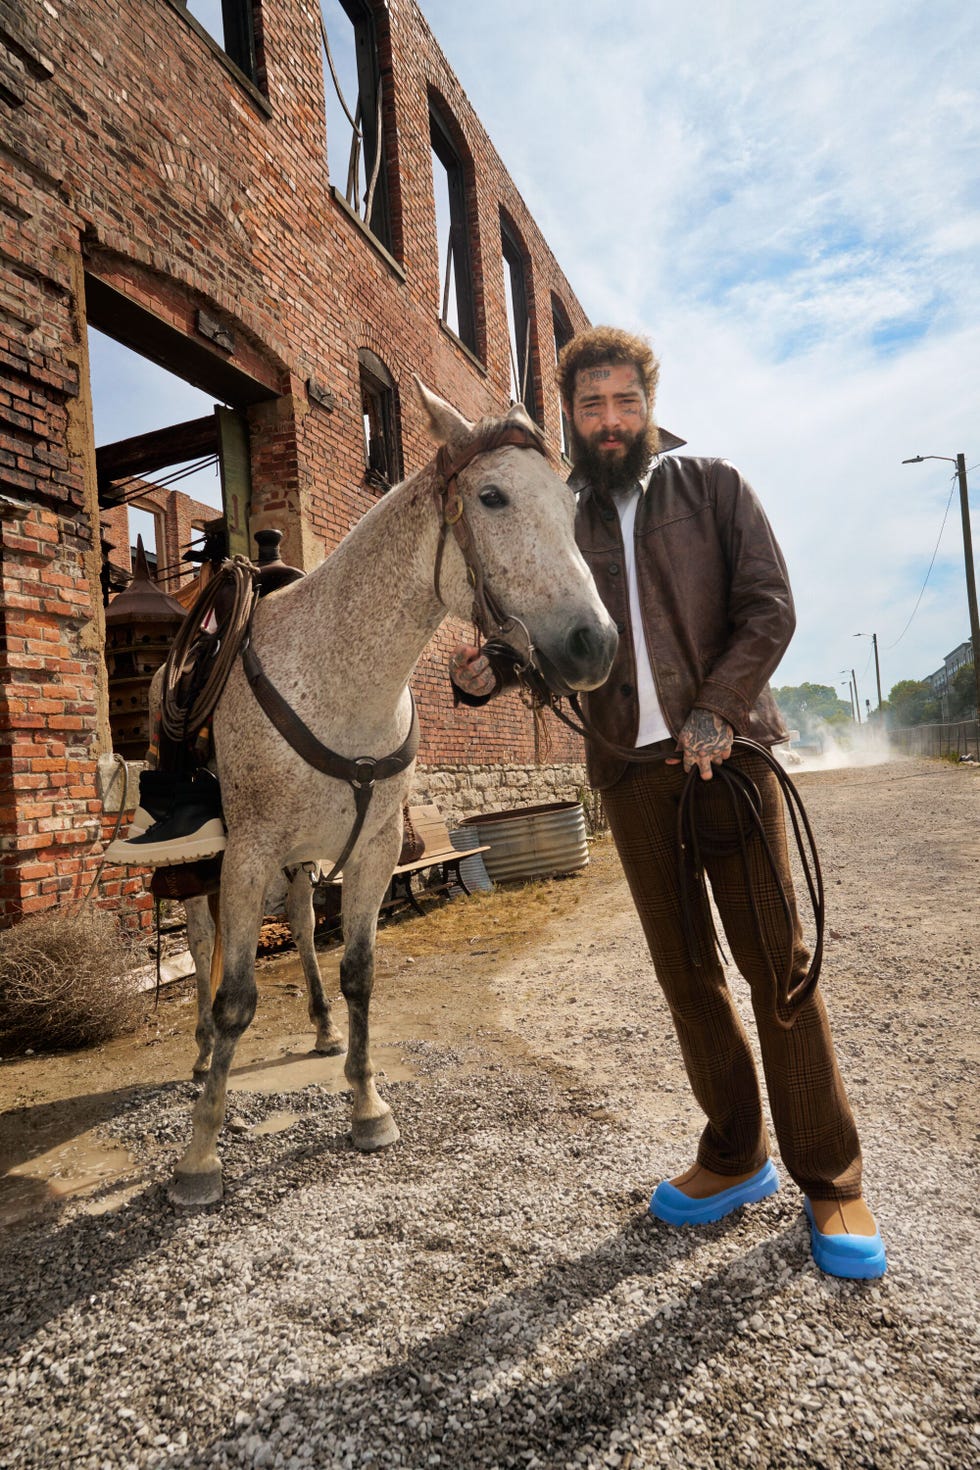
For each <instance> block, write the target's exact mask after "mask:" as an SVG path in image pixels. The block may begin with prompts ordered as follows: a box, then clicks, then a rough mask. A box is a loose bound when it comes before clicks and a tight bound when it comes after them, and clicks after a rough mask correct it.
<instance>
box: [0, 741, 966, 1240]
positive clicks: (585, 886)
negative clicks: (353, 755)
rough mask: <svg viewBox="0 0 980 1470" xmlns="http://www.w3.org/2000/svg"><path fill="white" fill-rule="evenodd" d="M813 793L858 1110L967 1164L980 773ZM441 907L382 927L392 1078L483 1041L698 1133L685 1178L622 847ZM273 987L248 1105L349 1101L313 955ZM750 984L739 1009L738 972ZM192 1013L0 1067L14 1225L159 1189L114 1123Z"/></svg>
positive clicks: (849, 775)
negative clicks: (911, 1123) (309, 992)
mask: <svg viewBox="0 0 980 1470" xmlns="http://www.w3.org/2000/svg"><path fill="white" fill-rule="evenodd" d="M796 779H797V782H798V785H799V788H800V791H801V793H802V795H803V798H804V800H805V802H806V804H807V806H808V809H809V811H810V814H811V820H812V821H813V824H814V827H815V830H816V834H817V841H818V846H819V849H820V853H821V859H822V863H823V870H824V881H825V884H826V888H827V902H828V921H827V956H826V959H825V966H824V980H823V981H822V985H823V989H824V993H825V996H826V997H827V1000H828V1005H829V1006H830V1010H831V1016H832V1020H833V1021H834V1026H835V1032H836V1033H837V1034H838V1047H839V1050H840V1053H841V1059H842V1065H843V1066H844V1071H845V1077H846V1078H847V1080H848V1084H849V1087H850V1090H851V1094H852V1099H853V1100H854V1101H855V1104H856V1108H857V1109H859V1110H862V1111H864V1112H865V1114H867V1113H868V1112H869V1111H870V1112H871V1113H872V1115H875V1114H879V1113H884V1114H887V1113H888V1110H889V1108H891V1107H892V1106H894V1104H895V1102H896V1101H898V1100H900V1101H901V1104H902V1106H903V1107H907V1108H911V1109H912V1110H913V1112H914V1113H915V1115H916V1116H917V1117H918V1119H919V1121H920V1122H921V1125H922V1127H923V1128H925V1129H926V1131H927V1133H928V1135H929V1136H930V1137H933V1138H934V1139H935V1140H936V1142H939V1143H943V1144H947V1145H949V1146H950V1147H953V1148H956V1147H969V1146H970V1144H971V1143H972V1142H974V1141H975V1139H976V1133H975V1101H976V1091H975V1079H976V1064H977V1060H978V1051H980V1041H978V1030H977V1027H976V1025H975V1024H974V1025H972V1026H968V1025H961V1024H958V1022H960V1021H962V1020H963V1019H964V1017H963V1015H962V1006H963V1003H964V996H965V995H969V996H971V997H973V996H974V995H975V988H976V987H975V984H974V983H973V981H971V979H970V977H971V976H975V973H976V965H977V957H978V954H980V907H978V905H977V901H976V894H977V882H978V879H980V844H978V841H977V832H978V814H980V812H978V809H980V770H978V769H977V768H975V767H972V766H969V765H959V766H955V765H950V764H946V763H942V762H928V761H914V760H900V761H892V762H890V763H887V764H881V765H874V766H866V767H862V768H856V769H839V770H830V771H820V772H812V773H808V772H805V771H804V772H803V773H797V776H796ZM426 907H427V912H426V915H425V917H424V918H420V917H418V916H416V915H413V914H411V913H408V914H406V915H405V916H402V917H398V918H394V919H392V920H389V921H388V922H387V923H385V924H384V925H383V926H382V929H381V931H380V935H379V950H378V971H377V980H376V990H375V1001H374V1005H373V1010H372V1034H373V1051H374V1057H375V1063H376V1066H377V1067H378V1069H379V1071H380V1072H381V1073H382V1078H383V1079H384V1078H385V1077H386V1078H387V1079H388V1080H390V1081H398V1080H403V1079H407V1078H411V1077H413V1076H415V1075H416V1072H415V1070H414V1066H413V1061H412V1057H411V1055H410V1054H409V1052H408V1051H406V1047H405V1044H406V1043H412V1044H415V1043H419V1042H423V1043H425V1042H432V1043H438V1044H439V1045H440V1046H441V1047H445V1048H448V1049H450V1050H456V1051H457V1052H458V1053H459V1055H460V1056H461V1057H462V1058H463V1061H462V1063H461V1065H463V1066H465V1065H466V1061H465V1056H466V1044H467V1043H468V1042H478V1043H479V1044H480V1046H481V1048H483V1049H486V1048H487V1047H490V1048H492V1049H493V1050H494V1051H495V1053H496V1054H497V1055H498V1056H499V1057H500V1059H501V1061H505V1062H506V1064H507V1065H508V1066H515V1067H528V1068H532V1069H536V1070H540V1069H544V1070H545V1071H546V1072H547V1073H548V1074H550V1075H551V1076H552V1077H553V1078H554V1079H555V1080H556V1081H557V1082H558V1083H559V1084H561V1085H565V1086H568V1087H574V1086H575V1085H576V1084H577V1083H579V1082H583V1081H584V1082H587V1084H588V1085H589V1086H590V1087H591V1088H599V1089H600V1090H605V1091H607V1092H608V1094H609V1098H610V1104H611V1105H612V1106H616V1105H620V1106H625V1107H629V1108H636V1109H639V1110H641V1111H642V1112H643V1113H644V1114H645V1115H646V1116H647V1117H648V1118H649V1120H650V1123H651V1124H652V1125H663V1124H665V1123H666V1122H667V1121H668V1120H670V1121H671V1122H672V1123H673V1125H674V1126H675V1127H676V1125H677V1123H678V1119H679V1118H680V1119H683V1127H684V1135H685V1136H684V1137H682V1138H680V1139H678V1140H677V1142H676V1144H675V1143H671V1144H670V1145H669V1146H668V1147H667V1148H666V1151H665V1158H669V1161H670V1167H673V1166H674V1165H676V1166H677V1167H678V1168H679V1167H682V1166H683V1165H684V1164H685V1163H686V1161H687V1152H689V1151H690V1148H691V1146H692V1144H693V1140H694V1139H695V1138H696V1133H697V1128H698V1126H699V1124H698V1119H697V1116H696V1114H695V1112H694V1110H693V1105H691V1104H690V1103H689V1102H688V1101H687V1099H686V1083H685V1079H684V1077H683V1072H682V1070H681V1067H680V1062H679V1056H678V1052H677V1048H676V1045H675V1043H674V1041H673V1036H672V1033H671V1031H670V1027H669V1020H668V1017H667V1014H666V1010H665V1007H664V1005H663V1002H662V1000H661V998H660V996H659V992H658V991H657V990H656V986H655V984H654V983H653V981H652V978H651V976H650V973H649V968H648V965H647V962H646V958H645V952H644V950H643V945H642V939H641V936H640V933H639V927H638V924H637V922H636V920H635V917H634V914H633V910H632V906H631V902H630V898H629V893H628V891H627V888H626V884H625V880H624V878H623V875H622V871H621V868H620V865H619V862H618V859H617V857H616V853H615V849H614V848H613V846H612V843H611V841H609V840H608V838H605V839H603V838H599V839H597V840H596V841H595V842H593V843H592V845H591V861H590V864H589V866H588V867H587V868H586V869H584V870H582V871H581V872H579V873H577V874H573V875H569V876H567V877H564V878H555V879H551V880H547V881H543V882H538V883H534V884H528V885H506V886H504V887H499V888H498V889H497V890H496V891H495V892H494V893H492V894H477V895H474V896H473V897H472V898H469V899H465V898H458V899H456V900H454V901H452V902H446V901H444V900H443V901H434V900H433V901H431V902H430V901H428V900H427V901H426ZM340 955H341V949H340V946H339V945H338V944H336V943H335V944H332V945H329V946H326V947H323V948H322V949H321V954H320V961H321V970H322V973H323V977H324V983H325V988H326V991H327V994H328V996H335V997H336V998H337V1007H338V1016H339V1020H340V1025H341V1029H343V1028H344V1026H345V1024H346V1016H345V1014H344V1004H343V1000H342V998H340V996H339V978H338V977H339V962H340ZM583 955H584V956H585V957H586V958H587V961H588V964H587V979H586V980H585V981H583V967H582V963H581V961H582V957H583ZM573 960H575V961H576V963H572V961H573ZM258 978H259V990H260V996H259V1006H258V1011H257V1014H256V1018H255V1021H254V1022H253V1024H252V1026H251V1028H250V1029H249V1031H248V1032H247V1033H246V1035H245V1036H244V1038H243V1039H242V1041H241V1043H240V1045H239V1049H238V1053H237V1056H236V1065H235V1068H234V1071H233V1080H232V1086H233V1088H234V1089H237V1090H239V1091H248V1092H260V1093H262V1092H265V1093H282V1092H289V1091H294V1090H296V1089H297V1088H301V1087H303V1086H304V1085H306V1084H307V1083H310V1082H315V1083H319V1084H320V1085H321V1086H323V1087H326V1088H327V1089H328V1090H330V1091H334V1092H340V1091H342V1090H343V1089H344V1087H345V1082H344V1078H343V1073H342V1067H343V1058H342V1057H341V1058H319V1057H315V1056H313V1055H312V1054H311V1053H310V1051H309V1047H310V1041H311V1034H312V1033H311V1028H310V1026H309V1023H308V1021H307V1016H306V1000H305V993H304V989H303V977H302V972H301V970H300V967H299V962H298V960H297V958H296V956H295V954H294V953H292V952H286V953H284V954H282V955H280V956H276V957H274V958H271V959H267V960H262V961H260V962H259V965H258ZM964 982H966V983H965V984H964ZM734 984H735V987H736V993H737V994H738V992H739V987H740V986H741V981H740V980H739V979H738V977H735V980H734ZM954 991H955V992H956V993H957V996H958V999H957V1002H956V1008H955V1010H954V1011H953V1012H951V1011H950V1009H949V1007H948V1006H946V1005H945V1002H946V1001H947V1000H948V998H949V997H950V996H951V995H952V994H953V992H954ZM744 998H745V997H744V993H743V995H742V1000H743V1002H744ZM972 1006H973V1008H974V1012H975V1008H976V1002H975V999H974V1000H972ZM194 1009H195V1008H194V997H193V985H192V982H191V981H182V982H178V983H176V984H173V985H170V986H168V987H166V989H165V991H164V993H163V995H162V998H161V1000H160V1003H159V1005H158V1006H157V1007H154V1006H153V1004H152V995H148V997H147V1014H146V1018H145V1021H144V1023H143V1024H142V1026H141V1027H140V1029H139V1030H138V1032H137V1033H136V1034H135V1035H132V1036H127V1037H123V1038H120V1039H119V1040H117V1041H114V1042H112V1043H109V1044H107V1045H104V1046H101V1047H98V1048H95V1049H91V1050H86V1051H80V1052H74V1053H70V1054H66V1055H43V1054H38V1055H28V1056H19V1057H12V1058H5V1059H3V1061H2V1062H0V1223H6V1224H8V1225H12V1224H14V1223H15V1222H17V1221H22V1222H28V1221H29V1220H30V1219H31V1217H32V1216H34V1215H35V1214H37V1213H38V1212H39V1211H50V1210H52V1209H54V1210H57V1209H58V1208H59V1207H60V1206H61V1205H62V1204H64V1203H65V1202H66V1201H67V1200H68V1199H71V1198H76V1197H85V1196H91V1197H92V1200H93V1208H98V1209H100V1210H102V1209H112V1208H114V1207H115V1206H116V1205H118V1204H120V1203H122V1202H123V1201H124V1200H125V1199H126V1198H129V1197H131V1196H132V1194H133V1193H134V1192H136V1191H137V1190H138V1189H139V1188H140V1187H141V1186H142V1183H143V1182H144V1181H142V1180H141V1179H140V1178H139V1176H138V1174H135V1175H134V1170H133V1166H132V1161H131V1160H130V1159H129V1157H128V1156H127V1155H126V1154H125V1152H124V1151H123V1150H122V1149H121V1148H119V1147H118V1146H117V1145H114V1144H113V1143H111V1141H109V1140H107V1139H106V1138H105V1137H104V1136H102V1135H101V1134H100V1128H101V1125H103V1124H105V1123H106V1122H107V1121H108V1120H110V1119H111V1118H112V1117H113V1116H115V1114H116V1113H118V1111H119V1110H120V1109H121V1108H122V1107H123V1106H124V1105H125V1103H126V1101H127V1099H130V1098H131V1097H132V1096H133V1095H134V1094H135V1093H138V1092H142V1091H144V1090H146V1089H147V1088H152V1087H158V1086H160V1085H162V1084H166V1083H170V1082H174V1081H178V1080H184V1079H187V1078H188V1077H189V1075H190V1064H191V1061H192V1060H193V1057H194V1055H195V1048H194V1042H193V1030H194ZM744 1009H745V1007H744V1004H743V1010H744ZM883 1038H884V1040H885V1042H886V1044H885V1046H884V1048H883V1049H882V1048H881V1046H880V1042H881V1041H882V1039H883ZM950 1048H951V1050H950ZM641 1055H642V1058H643V1064H642V1065H640V1064H639V1060H638V1059H639V1057H640V1056H641ZM944 1055H945V1058H946V1065H945V1067H944V1069H943V1071H944V1077H943V1083H942V1086H938V1085H934V1086H930V1085H928V1073H927V1071H926V1070H925V1069H926V1068H927V1067H928V1065H929V1063H930V1061H937V1060H938V1059H939V1058H940V1057H941V1056H944ZM651 1066H653V1068H654V1072H655V1077H652V1076H650V1075H649V1074H650V1068H651ZM637 1073H639V1074H643V1076H644V1077H645V1078H646V1080H645V1082H644V1085H643V1086H641V1087H637V1086H635V1085H634V1083H635V1082H636V1081H637V1080H639V1079H638V1077H637V1075H636V1074H637ZM651 1082H653V1083H654V1084H655V1085H650V1083H651ZM679 1104H680V1108H681V1111H680V1113H678V1106H679ZM114 1181H118V1183H119V1185H120V1189H119V1192H118V1193H114V1192H113V1190H112V1188H111V1186H112V1184H113V1182H114ZM654 1182H655V1181H654ZM96 1200H97V1201H98V1202H99V1203H98V1204H96Z"/></svg>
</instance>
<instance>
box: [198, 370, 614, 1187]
mask: <svg viewBox="0 0 980 1470" xmlns="http://www.w3.org/2000/svg"><path fill="white" fill-rule="evenodd" d="M419 392H420V394H421V397H422V401H423V403H424V405H425V408H426V410H427V413H428V416H429V421H430V424H431V428H432V432H433V437H434V438H435V439H436V441H437V443H438V444H439V445H440V446H441V448H440V450H439V453H438V454H437V456H436V457H435V458H434V459H433V460H432V461H431V462H430V463H429V464H427V465H426V466H425V468H424V469H422V470H420V471H419V472H418V473H417V474H415V475H413V476H412V477H411V478H410V479H408V480H405V481H403V482H402V484H400V485H398V486H396V487H395V488H394V489H393V490H392V491H390V492H389V493H388V494H387V495H385V496H384V497H383V498H382V499H380V500H379V501H378V503H377V504H376V505H375V506H373V507H372V508H371V510H370V511H369V512H368V513H367V515H365V516H364V518H363V519H362V520H361V521H360V522H359V523H358V524H357V525H356V526H355V527H354V529H353V530H352V531H351V532H350V534H349V535H348V536H347V537H346V538H345V539H344V541H342V542H341V544H340V545H339V546H338V547H337V549H336V550H335V551H334V552H333V553H332V554H331V555H330V556H329V557H328V558H327V559H326V560H325V561H324V562H323V563H322V564H321V565H320V566H319V567H318V568H317V569H316V570H315V571H313V572H311V573H310V574H309V575H308V576H307V577H305V578H303V579H302V580H301V581H298V582H294V583H293V584H292V585H290V586H288V587H284V588H282V589H281V590H279V591H278V592H273V593H271V594H270V595H269V596H267V597H265V598H263V599H262V600H261V601H260V602H259V603H258V604H257V606H256V609H255V613H254V619H253V623H252V628H251V635H250V645H249V647H250V649H251V658H252V660H253V668H252V670H251V673H249V674H247V673H246V659H244V658H243V659H240V660H238V661H237V662H236V663H235V664H234V666H233V667H232V671H231V674H230V676H229V679H228V682H227V685H226V686H225V689H224V692H223V693H222V695H221V698H220V700H219V703H218V705H217V709H216V711H215V715H214V744H215V754H216V761H217V768H218V775H219V778H220V781H221V791H222V798H223V803H224V811H225V819H226V823H227V827H228V844H227V848H226V850H225V854H224V862H223V866H222V876H221V894H220V918H219V923H220V930H221V943H222V955H223V961H222V979H221V983H220V986H219V987H218V990H217V993H216V995H215V997H214V1001H213V1006H212V1012H213V1026H214V1048H213V1052H212V1056H211V1063H210V1068H209V1071H208V1074H207V1078H206V1080H205V1083H204V1087H203V1089H202V1092H201V1094H200V1096H199V1098H198V1100H197V1102H196V1104H195V1106H194V1114H193V1136H192V1139H191V1143H190V1145H189V1147H188V1148H187V1150H186V1152H185V1153H184V1155H183V1157H182V1158H181V1160H180V1162H179V1163H178V1165H177V1168H176V1171H175V1173H174V1177H173V1180H172V1183H171V1187H170V1194H171V1198H172V1199H173V1200H174V1201H175V1202H176V1203H178V1204H182V1205H199V1204H208V1203H212V1202H213V1201H215V1200H217V1199H219V1198H220V1196H221V1164H220V1161H219V1158H218V1153H217V1139H218V1133H219V1131H220V1128H221V1124H222V1122H223V1119H224V1114H225V1100H226V1089H227V1081H228V1072H229V1069H230V1067H231V1063H232V1059H233V1056H234V1052H235V1047H236V1044H237V1042H238V1038H239V1037H240V1036H241V1034H242V1032H243V1031H244V1030H245V1028H246V1027H247V1026H248V1024H249V1022H250V1021H251V1019H252V1016H253V1015H254V1012H255V1003H256V985H255V953H256V946H257V942H258V935H259V929H260V926H261V921H262V915H263V907H264V903H263V900H264V896H265V893H266V890H267V887H268V885H269V883H270V880H271V879H272V878H273V877H274V876H275V875H276V874H277V872H279V871H281V870H282V869H283V868H286V867H289V866H291V865H296V864H299V863H301V862H304V861H310V860H312V861H320V862H322V861H324V860H326V861H327V862H328V863H336V862H337V861H338V860H341V859H342V860H343V909H342V925H343V939H344V956H343V960H342V962H341V968H340V985H341V990H342V992H343V995H344V998H345V1000H346V1002H347V1008H348V1022H349V1037H348V1050H347V1059H346V1063H345V1068H344V1071H345V1076H346V1078H347V1081H348V1082H349V1084H350V1087H351V1090H352V1096H353V1113H352V1135H353V1142H354V1145H355V1146H356V1147H357V1148H359V1149H362V1150H365V1151H370V1150H374V1149H379V1148H383V1147H385V1146H387V1145H388V1144H391V1143H394V1142H395V1140H396V1139H397V1138H398V1129H397V1127H396V1125H395V1121H394V1118H393V1117H392V1113H391V1109H390V1107H389V1106H388V1104H387V1103H386V1102H384V1101H383V1100H382V1099H381V1097H380V1096H379V1095H378V1091H377V1089H376V1087H375V1083H374V1072H373V1067H372V1064H371V1058H370V1053H369V1039H368V1007H369V1002H370V996H371V988H372V983H373V974H374V948H375V934H376V929H377V920H378V911H379V908H380V906H381V903H382V900H383V898H384V895H385V891H386V889H387V887H388V883H389V880H390V878H391V873H392V870H393V868H394V866H395V864H396V862H397V860H398V853H399V850H400V847H401V840H402V805H403V803H404V802H405V801H406V800H407V799H408V795H409V791H410V788H411V782H412V771H413V767H414V760H413V758H412V757H413V754H414V752H413V750H412V747H411V735H412V732H413V730H414V729H415V725H416V716H415V707H414V701H413V699H412V696H411V694H410V692H409V688H408V681H409V678H410V676H411V674H412V671H413V669H414V667H415V664H416V662H417V660H418V658H419V655H420V654H421V653H422V651H423V649H424V648H425V646H426V644H427V643H428V642H429V641H430V639H431V638H432V636H433V634H434V633H435V632H436V629H437V628H438V627H439V625H440V623H441V622H442V621H443V619H444V618H445V617H446V616H447V615H451V616H453V617H456V618H458V619H460V620H462V621H470V620H472V619H473V618H474V617H476V618H477V619H478V620H479V622H480V623H481V625H482V628H483V632H484V633H485V634H486V635H487V636H491V635H492V636H494V637H496V638H499V639H502V640H503V641H505V642H508V643H510V644H511V645H512V646H513V647H514V648H515V650H516V652H517V654H518V656H519V657H520V658H521V659H532V658H533V661H534V663H535V665H536V667H537V668H538V670H539V671H540V672H541V673H542V674H543V676H544V677H545V679H546V680H547V682H548V683H549V685H550V686H551V688H552V689H553V690H554V691H555V692H556V693H559V694H562V693H570V692H573V691H575V690H585V689H593V688H596V687H597V686H598V685H599V684H601V683H602V681H603V680H604V679H605V677H606V675H607V673H608V671H609V668H610V666H611V663H612V658H613V654H614V652H615V646H616V631H615V628H614V626H613V624H612V622H611V621H610V618H609V616H608V614H607V613H606V611H605V608H604V607H603V606H602V603H601V602H600V600H599V597H598V594H597V593H596V589H595V586H594V583H593V581H592V577H591V575H590V573H589V570H588V568H587V567H586V565H585V562H584V561H583V559H582V556H581V554H580V553H579V550H578V548H577V546H576V544H575V539H574V534H573V522H574V502H573V495H572V492H571V490H569V488H568V487H567V486H566V485H565V484H564V482H563V481H562V480H560V479H559V478H558V476H557V475H555V474H554V473H553V472H552V470H551V469H550V468H549V466H548V463H547V460H546V458H545V456H544V454H543V452H539V451H541V443H540V434H539V431H538V430H537V429H536V427H535V426H534V425H533V424H532V423H531V421H530V419H529V418H528V417H527V415H526V414H525V412H524V410H523V408H521V407H520V406H519V405H518V406H517V407H516V408H513V409H511V411H510V413H509V414H508V415H506V417H505V418H504V419H499V420H483V421H481V423H479V424H477V425H475V426H474V425H473V424H470V423H468V422H467V421H466V420H465V419H464V418H462V417H461V415H460V414H459V413H457V412H456V410H455V409H453V408H451V407H450V405H449V404H447V403H445V402H443V400H442V399H441V398H437V397H436V396H435V395H434V394H432V393H430V392H428V390H427V389H425V388H424V387H422V385H421V384H419ZM246 656H248V655H246ZM257 662H260V663H261V666H262V669H263V670H264V673H265V676H267V681H268V682H270V683H271V685H273V686H274V689H275V691H278V696H279V698H280V703H281V704H285V705H288V706H290V707H291V708H292V710H293V711H295V713H296V714H298V715H299V717H300V718H301V720H302V721H303V723H304V724H305V726H306V727H307V731H308V733H309V732H312V734H313V735H314V736H315V737H316V740H317V741H318V742H319V743H320V746H321V747H323V746H325V747H327V748H328V753H331V752H335V753H339V755H340V756H344V757H347V758H349V759H352V760H353V761H354V763H355V770H356V772H357V775H356V777H355V779H354V781H353V782H352V781H351V780H349V779H337V778H336V776H333V775H330V774H324V773H323V771H321V770H319V769H315V768H314V767H313V766H311V765H310V764H308V763H307V761H306V759H305V758H304V755H303V754H300V753H299V752H298V751H297V749H295V748H294V747H293V744H291V743H290V742H289V741H288V740H287V739H286V738H284V735H283V734H282V733H280V729H279V728H277V726H276V725H275V724H274V723H273V719H272V718H271V717H270V716H267V713H266V706H265V705H263V707H262V708H260V707H259V704H258V703H257V698H256V693H255V692H254V691H255V689H256V688H257V684H256V681H255V678H254V666H255V664H256V663H257ZM250 680H251V682H250ZM399 754H400V755H401V760H399V759H396V758H395V757H396V756H398V755H399ZM374 761H378V762H379V763H380V764H379V765H378V767H377V769H376V770H375V769H374V767H373V762H374ZM388 772H393V774H387V773H388ZM381 776H384V777H385V778H384V779H373V778H375V777H381ZM366 793H367V794H366ZM358 820H361V821H362V825H361V827H360V830H359V833H358V835H357V839H356V842H355V845H354V847H353V850H352V851H348V850H347V849H348V848H349V845H350V839H351V836H352V834H354V833H355V832H356V831H357V827H356V823H357V822H358ZM307 978H308V979H309V978H310V977H309V975H308V977H307ZM317 982H318V976H317ZM318 1024H319V1023H318ZM324 1039H327V1038H326V1035H325V1034H324ZM329 1041H330V1042H332V1041H333V1038H332V1037H331V1038H329Z"/></svg>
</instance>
